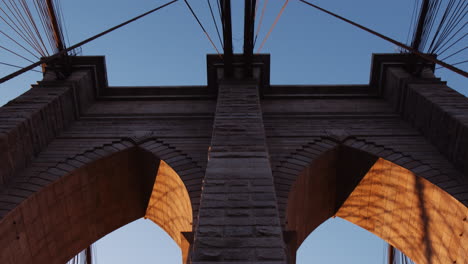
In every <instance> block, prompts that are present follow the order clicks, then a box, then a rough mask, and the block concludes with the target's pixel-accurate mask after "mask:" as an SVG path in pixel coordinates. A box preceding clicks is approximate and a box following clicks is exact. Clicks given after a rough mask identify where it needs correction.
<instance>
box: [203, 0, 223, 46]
mask: <svg viewBox="0 0 468 264" xmlns="http://www.w3.org/2000/svg"><path fill="white" fill-rule="evenodd" d="M206 2H207V3H208V7H209V8H210V13H211V18H212V19H213V23H214V25H215V28H216V33H217V34H218V39H219V43H220V44H221V47H224V44H223V41H222V40H221V34H220V33H219V28H218V23H217V22H216V19H215V16H214V13H213V8H212V7H211V3H210V0H206Z"/></svg>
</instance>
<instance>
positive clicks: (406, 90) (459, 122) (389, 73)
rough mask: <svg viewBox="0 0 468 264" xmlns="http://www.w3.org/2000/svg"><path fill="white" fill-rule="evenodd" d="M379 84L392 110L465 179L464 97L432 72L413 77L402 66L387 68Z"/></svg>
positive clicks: (467, 103) (467, 125)
mask: <svg viewBox="0 0 468 264" xmlns="http://www.w3.org/2000/svg"><path fill="white" fill-rule="evenodd" d="M382 86H383V87H382V88H383V94H384V96H385V98H386V99H387V100H388V101H389V102H390V103H391V104H392V106H393V107H394V109H395V110H396V111H397V112H398V113H399V114H401V116H402V117H403V118H404V119H405V120H406V121H408V122H409V123H410V124H411V125H412V126H413V127H415V128H416V129H417V130H418V131H419V132H420V133H421V134H422V135H424V136H425V137H426V138H427V139H428V140H429V141H430V142H431V143H432V144H433V145H434V146H436V147H437V149H438V150H439V151H440V152H441V153H442V154H443V155H444V156H445V157H446V158H447V159H448V160H450V161H451V162H452V163H453V164H454V165H455V167H456V168H457V169H459V170H460V171H463V172H464V178H465V179H464V181H465V183H466V182H468V176H467V175H468V99H467V98H466V97H465V96H463V95H461V94H460V93H458V92H457V91H455V90H453V89H451V88H449V87H448V86H447V85H446V83H445V82H442V81H440V79H439V78H435V77H434V75H433V74H432V72H430V71H427V70H426V71H424V72H423V76H422V77H421V78H415V77H413V76H411V75H410V74H408V73H407V72H406V71H405V70H404V68H403V67H402V66H392V67H388V69H387V70H386V74H385V82H384V84H383V85H382ZM467 195H468V194H467Z"/></svg>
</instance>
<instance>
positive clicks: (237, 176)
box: [192, 64, 286, 263]
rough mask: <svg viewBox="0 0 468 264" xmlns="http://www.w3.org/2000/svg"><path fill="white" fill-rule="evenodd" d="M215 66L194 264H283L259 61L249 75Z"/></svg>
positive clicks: (283, 249)
mask: <svg viewBox="0 0 468 264" xmlns="http://www.w3.org/2000/svg"><path fill="white" fill-rule="evenodd" d="M219 66H220V65H218V67H216V66H214V67H215V69H214V71H215V73H214V75H215V79H216V81H217V87H218V100H217V106H216V114H215V119H214V125H213V136H212V141H211V146H210V149H209V152H208V164H207V169H206V174H205V179H204V183H203V189H202V196H201V202H200V211H199V218H198V229H197V232H196V234H195V240H194V245H193V251H192V252H193V253H192V261H193V263H209V262H216V263H224V262H226V263H286V253H285V244H284V241H283V234H282V229H281V226H280V219H279V214H278V208H277V202H276V195H275V189H274V183H273V176H272V170H271V165H270V160H269V154H268V149H267V145H266V138H265V131H264V126H263V118H262V110H261V106H260V91H259V89H260V88H261V83H262V82H261V77H262V71H261V64H260V65H257V66H259V67H255V64H254V67H253V73H252V72H250V73H247V72H246V71H245V70H244V69H243V68H241V67H239V68H236V67H235V68H234V72H233V74H232V76H231V77H225V76H224V71H223V69H222V67H219Z"/></svg>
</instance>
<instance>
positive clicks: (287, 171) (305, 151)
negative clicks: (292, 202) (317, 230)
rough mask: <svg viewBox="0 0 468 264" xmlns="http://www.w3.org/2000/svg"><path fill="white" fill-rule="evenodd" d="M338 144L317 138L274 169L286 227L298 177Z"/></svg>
mask: <svg viewBox="0 0 468 264" xmlns="http://www.w3.org/2000/svg"><path fill="white" fill-rule="evenodd" d="M336 146H338V144H337V143H336V142H333V141H331V140H329V139H320V138H317V139H316V140H315V141H312V142H310V143H309V144H306V145H304V146H302V147H300V148H298V149H296V151H294V152H293V153H292V154H291V155H289V156H287V157H285V158H284V159H283V160H282V161H279V162H277V163H276V166H274V167H273V177H274V181H275V189H276V196H277V200H278V209H279V214H280V218H281V223H282V224H283V225H284V221H285V216H286V215H285V214H286V207H287V205H288V198H289V192H290V191H291V186H292V185H293V184H294V183H295V181H296V179H297V177H298V175H299V174H300V173H301V172H302V171H303V170H304V169H305V168H306V167H308V166H309V165H310V164H312V162H313V161H314V160H315V159H317V158H319V157H320V156H321V155H323V154H324V153H325V152H327V151H328V150H331V149H334V148H335V147H336Z"/></svg>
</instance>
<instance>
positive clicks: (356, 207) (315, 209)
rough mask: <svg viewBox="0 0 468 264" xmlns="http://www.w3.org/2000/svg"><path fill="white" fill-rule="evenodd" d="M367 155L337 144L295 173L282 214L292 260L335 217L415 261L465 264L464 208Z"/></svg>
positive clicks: (420, 180) (397, 168)
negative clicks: (310, 235)
mask: <svg viewBox="0 0 468 264" xmlns="http://www.w3.org/2000/svg"><path fill="white" fill-rule="evenodd" d="M367 148H368V149H370V148H369V147H367ZM381 151H384V150H381ZM387 152H388V151H387ZM371 153H372V152H370V151H369V152H366V151H363V150H359V149H356V148H353V147H350V146H348V145H346V144H343V145H340V146H338V147H335V148H332V149H329V150H328V151H325V152H324V153H323V154H321V155H319V157H318V158H316V159H314V160H313V161H312V162H311V163H310V164H309V166H307V167H306V168H305V169H304V170H303V171H302V172H301V173H300V174H299V176H298V177H297V179H296V181H295V183H294V184H293V186H292V187H291V191H290V193H289V198H288V202H287V210H286V213H285V214H286V217H285V229H286V230H288V231H290V232H288V233H289V234H294V235H293V236H290V237H291V239H290V242H289V243H288V247H289V251H290V255H291V257H292V259H294V258H295V256H294V255H295V252H296V250H297V249H298V248H299V246H300V244H301V243H302V242H303V241H304V240H305V238H306V237H307V236H308V235H309V234H310V233H311V232H312V231H313V230H314V229H315V228H316V227H318V226H319V225H320V224H321V223H323V222H324V221H326V220H327V219H328V218H329V217H333V216H338V217H341V218H344V219H346V220H348V221H350V222H352V223H354V224H356V225H359V226H361V227H363V228H365V229H367V230H368V231H370V232H372V233H374V234H376V235H377V236H379V237H381V238H382V239H384V240H386V241H387V242H389V243H390V244H392V245H393V246H395V247H396V248H398V249H400V250H401V251H402V252H403V253H405V254H406V255H407V256H409V257H410V258H411V259H413V260H414V261H416V263H423V264H424V263H464V262H466V261H467V259H466V256H468V248H467V247H466V245H467V244H468V239H467V236H466V234H467V233H468V222H467V217H468V209H467V207H466V206H465V205H463V204H462V203H461V202H460V201H458V200H457V199H455V198H454V197H452V195H450V194H448V193H447V192H445V191H444V190H442V189H441V188H439V187H437V186H436V185H434V184H432V183H431V182H429V181H428V180H426V179H424V178H423V177H421V176H418V175H417V173H414V172H413V171H411V170H409V169H407V168H403V167H402V166H400V165H398V164H396V163H393V162H391V161H389V160H386V159H383V158H381V157H378V156H375V155H372V154H371ZM388 154H389V155H392V153H388ZM407 162H412V161H406V163H407ZM421 166H425V164H420V165H418V166H413V169H416V170H417V169H418V168H420V167H421Z"/></svg>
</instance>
